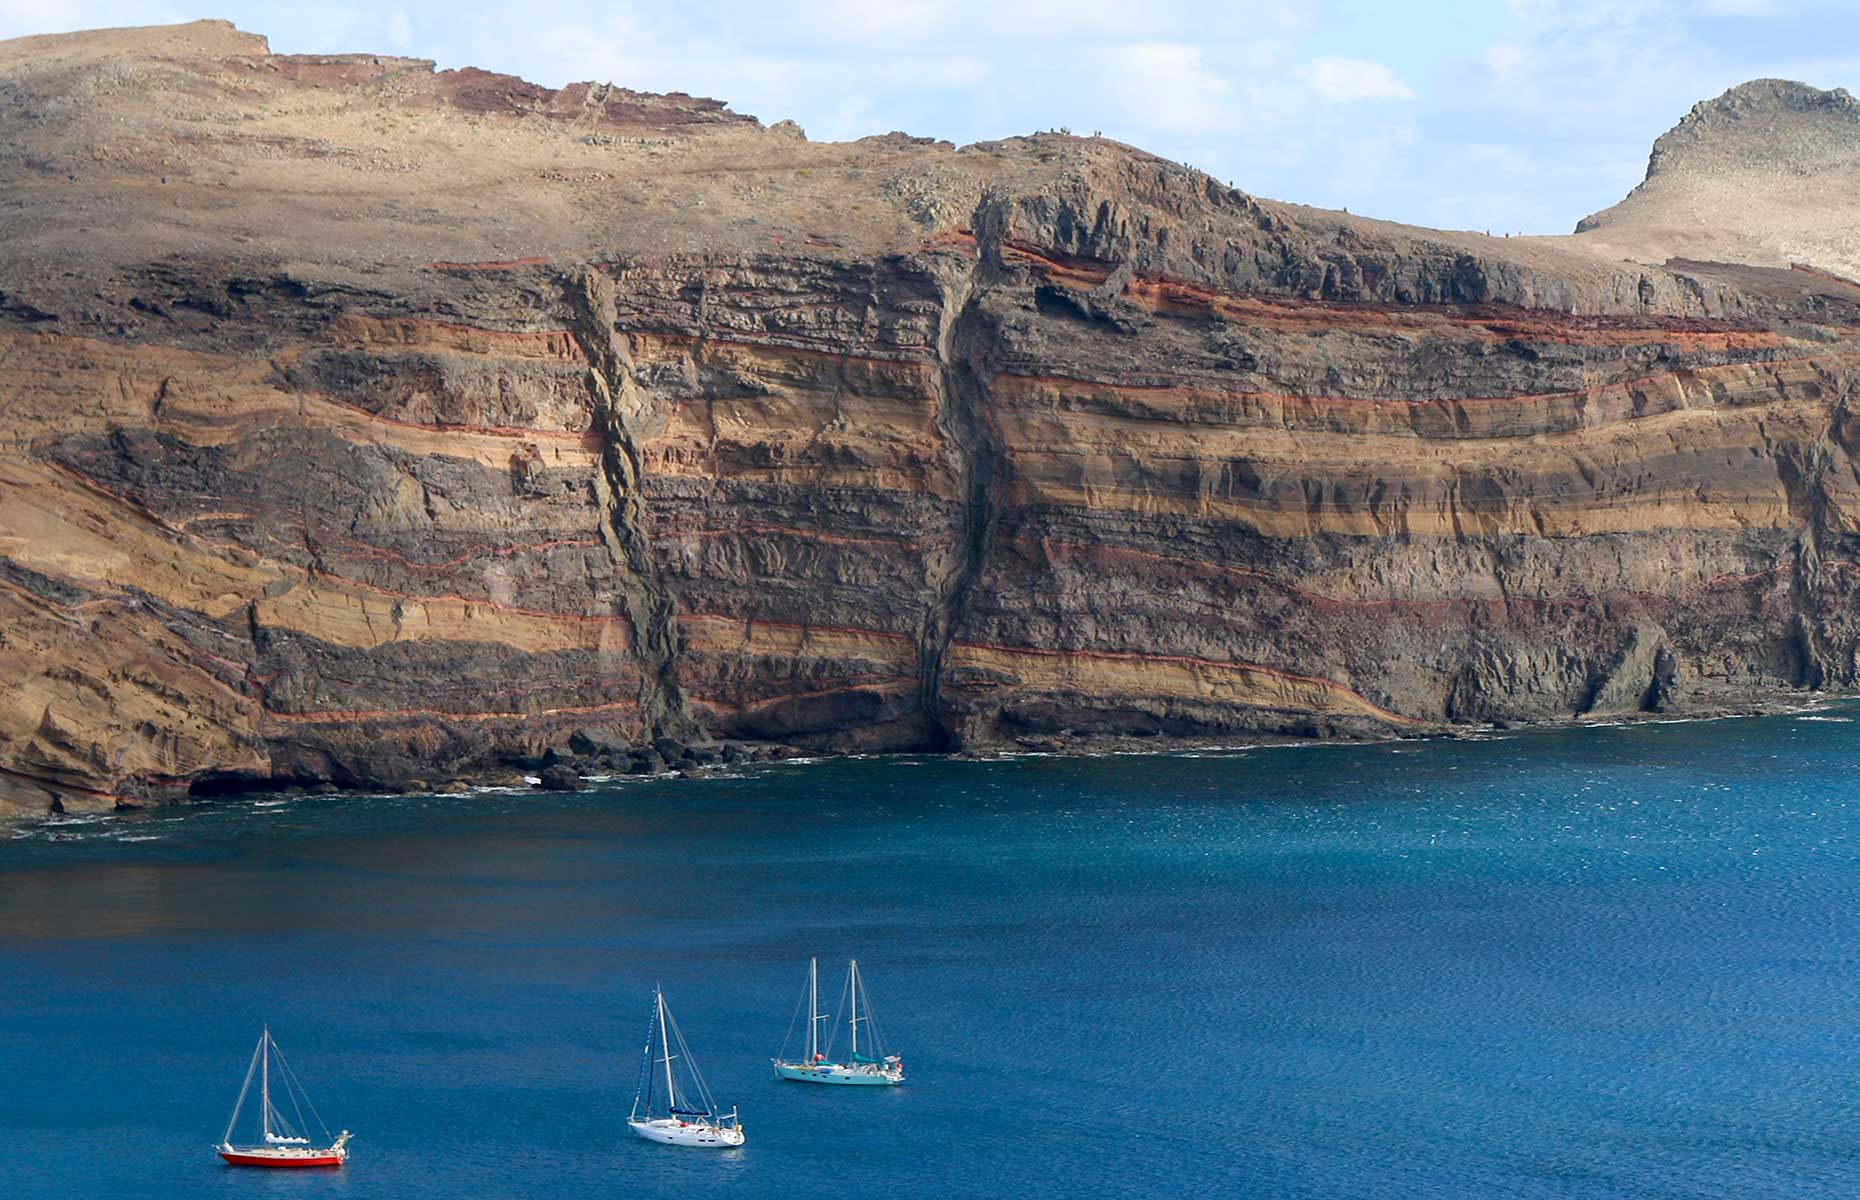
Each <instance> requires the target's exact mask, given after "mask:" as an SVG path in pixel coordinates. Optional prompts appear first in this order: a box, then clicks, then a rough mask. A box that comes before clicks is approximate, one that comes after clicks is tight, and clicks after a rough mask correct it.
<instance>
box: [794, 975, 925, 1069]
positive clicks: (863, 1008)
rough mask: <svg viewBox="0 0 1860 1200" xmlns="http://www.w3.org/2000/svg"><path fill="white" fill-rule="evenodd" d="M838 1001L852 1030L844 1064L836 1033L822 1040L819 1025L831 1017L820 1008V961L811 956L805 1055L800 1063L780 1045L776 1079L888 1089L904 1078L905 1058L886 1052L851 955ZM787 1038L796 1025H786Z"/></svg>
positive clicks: (870, 1004) (870, 1001)
mask: <svg viewBox="0 0 1860 1200" xmlns="http://www.w3.org/2000/svg"><path fill="white" fill-rule="evenodd" d="M840 1000H841V1002H842V1004H844V1005H845V1007H844V1008H842V1009H841V1010H840V1011H841V1012H847V1011H850V1012H851V1016H850V1017H849V1018H848V1020H847V1025H848V1027H849V1030H850V1032H851V1034H852V1048H851V1054H850V1055H849V1056H848V1058H847V1060H846V1061H845V1062H834V1061H833V1060H832V1055H833V1043H834V1041H835V1040H836V1039H835V1038H834V1036H833V1035H832V1034H829V1035H828V1037H827V1042H826V1045H825V1046H822V1045H821V1042H820V1026H821V1023H822V1022H824V1021H827V1020H828V1017H827V1015H826V1014H825V1013H823V1012H821V1011H820V960H819V959H818V958H810V959H808V960H807V996H806V997H805V1003H806V1004H807V1057H805V1058H803V1059H802V1060H801V1061H800V1062H793V1061H790V1060H789V1059H787V1058H786V1057H783V1056H785V1055H786V1054H787V1053H788V1045H787V1043H786V1042H784V1043H782V1048H781V1050H782V1056H777V1057H776V1059H775V1075H776V1077H777V1078H778V1079H792V1080H794V1081H795V1082H797V1083H837V1084H848V1085H852V1086H860V1085H863V1086H866V1087H885V1086H889V1085H892V1084H899V1083H903V1082H904V1060H903V1059H902V1058H900V1057H899V1056H897V1055H896V1054H886V1053H885V1047H884V1043H883V1042H881V1041H880V1040H879V1035H878V1023H877V1022H876V1021H874V1020H873V1019H872V1000H871V997H869V996H867V995H866V991H865V983H864V981H863V980H862V979H861V978H860V976H859V960H858V959H856V958H855V959H852V960H851V961H850V962H848V963H847V964H846V986H845V988H844V989H843V990H842V991H841V993H840ZM861 1025H863V1026H865V1032H864V1037H865V1044H864V1046H863V1048H862V1047H861V1045H860V1041H859V1038H860V1029H859V1027H860V1026H861ZM788 1032H789V1036H790V1037H792V1036H793V1035H794V1026H793V1025H790V1026H789V1027H788Z"/></svg>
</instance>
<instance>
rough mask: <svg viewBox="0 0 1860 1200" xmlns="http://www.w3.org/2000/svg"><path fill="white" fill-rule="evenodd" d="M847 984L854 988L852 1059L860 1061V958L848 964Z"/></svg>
mask: <svg viewBox="0 0 1860 1200" xmlns="http://www.w3.org/2000/svg"><path fill="white" fill-rule="evenodd" d="M846 982H847V986H848V987H850V988H851V989H852V1004H851V1006H850V1007H851V1008H852V1042H853V1044H852V1061H854V1062H858V1061H859V960H858V959H856V958H855V959H851V960H849V961H848V963H847V966H846Z"/></svg>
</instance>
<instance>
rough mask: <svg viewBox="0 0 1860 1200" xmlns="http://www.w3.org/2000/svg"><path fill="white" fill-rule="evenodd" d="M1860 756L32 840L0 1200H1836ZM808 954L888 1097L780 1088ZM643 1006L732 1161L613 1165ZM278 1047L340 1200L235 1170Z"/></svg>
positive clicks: (892, 784)
mask: <svg viewBox="0 0 1860 1200" xmlns="http://www.w3.org/2000/svg"><path fill="white" fill-rule="evenodd" d="M1855 717H1860V708H1855V707H1852V706H1842V705H1837V706H1833V707H1830V708H1828V709H1825V710H1823V711H1821V712H1817V713H1811V714H1798V715H1794V716H1779V717H1767V718H1760V719H1746V720H1729V721H1716V722H1702V723H1693V724H1659V725H1637V726H1621V727H1614V728H1588V729H1580V730H1571V731H1567V732H1558V733H1538V732H1533V733H1519V734H1515V735H1508V736H1495V737H1493V738H1490V739H1488V740H1470V741H1450V742H1449V741H1439V742H1408V743H1396V744H1386V745H1371V746H1344V745H1312V746H1290V747H1275V748H1262V749H1250V750H1240V751H1227V752H1205V753H1196V754H1162V755H1148V756H1145V755H1126V756H1113V757H1096V758H1064V757H1025V758H1013V759H1004V760H997V761H944V760H938V759H930V758H873V759H861V760H849V761H833V762H821V763H815V764H805V763H803V764H783V765H779V766H760V767H755V768H749V769H744V770H742V771H740V772H738V773H735V774H733V775H729V776H722V777H713V778H707V779H697V780H666V781H614V782H612V783H610V784H605V785H602V786H601V787H600V788H599V789H598V790H594V791H590V792H587V793H583V794H579V795H543V794H513V793H480V794H476V795H472V796H463V797H428V796H397V797H335V798H302V799H291V800H285V799H282V798H275V797H273V798H266V797H252V798H240V799H233V800H226V801H221V802H217V803H213V804H211V805H204V806H201V807H195V808H184V809H168V810H161V811H153V812H148V813H141V814H127V815H124V816H119V817H107V818H59V819H53V820H51V821H48V822H46V823H42V824H33V825H29V826H25V827H23V828H22V829H20V830H19V831H18V832H17V834H16V835H15V836H13V837H11V838H6V837H5V836H4V835H3V834H0V1146H4V1162H3V1164H0V1195H3V1196H6V1197H17V1198H28V1197H31V1198H36V1197H54V1196H56V1197H85V1198H94V1197H127V1198H163V1197H190V1198H193V1197H264V1198H267V1200H273V1198H280V1197H288V1198H290V1200H322V1198H324V1197H331V1198H334V1197H341V1198H344V1200H363V1198H365V1197H396V1198H406V1200H415V1198H419V1197H447V1198H458V1197H529V1196H537V1197H558V1196H567V1197H578V1196H626V1197H647V1198H652V1197H668V1198H669V1197H679V1198H687V1197H688V1198H694V1200H695V1198H701V1197H711V1196H728V1197H734V1198H737V1200H754V1198H759V1197H782V1198H784V1200H786V1198H791V1197H796V1196H807V1197H823V1198H824V1197H862V1198H864V1197H873V1196H885V1197H932V1196H934V1197H971V1196H973V1197H994V1196H1002V1197H1028V1198H1036V1197H1081V1196H1093V1197H1097V1196H1103V1197H1163V1196H1167V1197H1182V1196H1236V1197H1283V1198H1291V1197H1311V1198H1314V1200H1315V1198H1321V1200H1347V1198H1352V1197H1364V1198H1371V1197H1374V1198H1383V1197H1469V1198H1472V1197H1477V1198H1480V1200H1489V1198H1494V1197H1583V1198H1589V1197H1645V1198H1654V1197H1675V1198H1677V1197H1685V1198H1688V1200H1693V1198H1699V1197H1726V1198H1732V1197H1735V1198H1736V1200H1756V1198H1761V1197H1789V1198H1791V1200H1798V1198H1802V1197H1820V1196H1827V1197H1836V1196H1838V1197H1842V1198H1844V1200H1845V1198H1850V1197H1853V1196H1854V1195H1856V1194H1860V1103H1857V1101H1860V1006H1857V1005H1856V1003H1855V1001H1856V996H1857V995H1860V987H1857V986H1856V985H1860V744H1857V742H1856V734H1857V733H1860V723H1856V721H1855V720H1854V718H1855ZM815 954H817V955H819V956H820V958H821V962H822V975H823V980H824V981H826V982H825V983H823V988H824V990H826V991H828V992H829V993H837V988H838V984H839V980H840V978H841V976H842V973H843V970H844V960H845V959H847V958H849V957H857V958H858V959H859V960H860V963H861V969H862V973H863V975H864V977H865V981H866V983H867V986H868V987H869V990H870V995H871V999H872V1001H873V1004H874V1006H875V1011H876V1013H877V1015H878V1017H879V1018H880V1020H881V1022H882V1027H883V1030H884V1032H885V1034H886V1036H887V1040H888V1042H889V1044H890V1047H891V1048H893V1049H895V1050H898V1051H900V1052H901V1053H902V1054H903V1057H904V1063H905V1067H906V1070H907V1072H908V1074H909V1079H908V1082H907V1083H906V1084H905V1085H904V1086H903V1087H900V1088H894V1089H838V1088H821V1087H810V1086H808V1085H803V1084H794V1083H782V1082H778V1081H777V1080H776V1079H775V1078H774V1076H773V1073H772V1071H771V1070H770V1065H769V1060H770V1057H771V1056H772V1055H773V1054H774V1053H775V1052H776V1051H777V1050H778V1049H779V1048H780V1046H781V1043H782V1039H783V1036H784V1033H785V1032H786V1031H787V1029H788V1027H789V1023H790V1020H791V1018H792V1016H793V1014H794V1011H795V1007H796V1002H797V1000H798V998H799V996H800V994H801V991H802V989H803V987H804V985H805V975H806V964H807V959H808V956H809V955H815ZM655 984H663V986H664V988H665V992H666V996H667V999H668V1000H669V1002H670V1004H671V1006H672V1010H673V1012H674V1014H675V1015H676V1017H677V1018H678V1021H679V1024H680V1025H681V1026H682V1028H683V1030H684V1033H685V1036H686V1038H687V1040H688V1042H689V1044H690V1047H691V1049H692V1051H693V1053H694V1054H695V1056H696V1058H697V1061H698V1063H699V1065H700V1066H701V1067H702V1068H703V1071H704V1074H705V1076H706V1077H707V1079H708V1081H709V1083H710V1085H711V1088H712V1090H713V1091H714V1092H715V1093H716V1095H717V1098H718V1099H719V1100H720V1101H721V1102H722V1103H723V1104H724V1105H725V1106H726V1107H727V1106H730V1105H735V1106H738V1107H740V1109H741V1112H742V1117H743V1123H744V1126H745V1128H746V1129H747V1131H748V1144H747V1145H746V1146H745V1147H744V1148H743V1149H741V1150H738V1151H728V1152H712V1151H698V1150H686V1149H678V1148H672V1147H664V1146H658V1145H653V1144H649V1143H647V1142H644V1141H641V1140H640V1139H638V1138H635V1137H633V1136H631V1135H630V1134H629V1133H628V1131H627V1129H626V1126H625V1123H624V1122H625V1117H626V1114H627V1111H628V1108H629V1107H630V1105H631V1102H632V1097H633V1091H634V1086H635V1082H636V1080H637V1079H638V1075H639V1053H640V1049H641V1045H642V1043H643V1041H644V1036H645V1033H646V1026H647V1020H648V1017H649V1008H650V1004H651V994H652V988H653V986H654V985H655ZM265 1023H269V1024H270V1027H271V1028H272V1030H273V1032H274V1034H275V1035H276V1037H277V1039H278V1042H279V1044H280V1045H281V1046H282V1047H283V1049H284V1051H285V1053H286V1054H287V1055H288V1057H289V1059H290V1061H291V1063H292V1065H293V1066H294V1067H295V1069H296V1072H297V1074H298V1075H299V1077H300V1078H301V1079H302V1081H303V1083H304V1084H305V1086H306V1087H307V1089H308V1091H309V1095H310V1097H311V1099H312V1100H313V1101H314V1102H315V1104H316V1106H317V1108H318V1109H319V1110H320V1112H321V1113H322V1115H323V1116H324V1117H325V1118H326V1119H327V1120H328V1121H329V1123H330V1124H331V1125H332V1126H346V1127H348V1128H350V1129H352V1130H354V1131H355V1132H356V1139H355V1141H354V1143H353V1146H352V1149H353V1155H354V1157H353V1158H352V1160H351V1162H350V1165H349V1166H348V1167H347V1168H345V1169H344V1170H342V1171H340V1172H322V1173H284V1174H278V1173H266V1172H254V1171H239V1170H234V1169H231V1168H227V1167H224V1166H222V1165H221V1164H220V1163H219V1161H218V1159H216V1158H215V1157H214V1155H213V1152H212V1146H213V1145H214V1144H215V1143H216V1142H217V1141H218V1140H219V1138H220V1135H221V1133H222V1131H223V1129H224V1126H225V1122H226V1118H227V1115H228V1113H229V1111H230V1110H231V1108H232V1105H233V1101H234V1099H235V1098H236V1096H237V1094H238V1090H239V1085H240V1081H241V1079H242V1077H243V1075H244V1072H245V1068H246V1064H247V1062H248V1061H249V1059H250V1056H251V1053H252V1048H253V1045H254V1043H255V1041H256V1039H257V1037H258V1033H259V1029H260V1027H261V1026H262V1025H263V1024H265ZM248 1111H250V1110H248Z"/></svg>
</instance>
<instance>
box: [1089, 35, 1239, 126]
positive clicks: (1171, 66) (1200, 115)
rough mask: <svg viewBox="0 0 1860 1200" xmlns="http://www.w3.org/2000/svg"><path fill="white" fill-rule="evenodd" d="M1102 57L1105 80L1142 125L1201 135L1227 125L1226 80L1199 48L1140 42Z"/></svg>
mask: <svg viewBox="0 0 1860 1200" xmlns="http://www.w3.org/2000/svg"><path fill="white" fill-rule="evenodd" d="M1104 59H1105V78H1106V81H1107V82H1108V83H1109V85H1110V86H1111V88H1112V89H1113V90H1115V91H1116V92H1117V93H1118V94H1119V95H1120V96H1122V97H1123V99H1124V101H1125V103H1126V104H1127V105H1128V106H1129V108H1130V110H1131V111H1130V114H1129V115H1130V119H1131V120H1132V122H1133V124H1135V125H1136V126H1137V127H1138V128H1149V129H1160V130H1164V131H1167V132H1169V133H1203V132H1207V131H1209V130H1212V129H1216V128H1218V127H1220V126H1222V125H1224V124H1226V123H1227V111H1226V98H1227V92H1228V84H1227V81H1226V80H1225V79H1223V78H1222V77H1221V76H1220V75H1218V74H1216V73H1215V72H1214V71H1212V70H1211V69H1209V67H1208V65H1207V63H1206V62H1205V61H1203V59H1202V56H1201V49H1200V48H1199V47H1197V46H1190V45H1185V44H1181V43H1175V42H1141V43H1137V44H1134V45H1127V46H1116V47H1113V48H1112V49H1110V50H1109V51H1107V52H1106V53H1105V55H1104Z"/></svg>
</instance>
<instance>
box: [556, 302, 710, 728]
mask: <svg viewBox="0 0 1860 1200" xmlns="http://www.w3.org/2000/svg"><path fill="white" fill-rule="evenodd" d="M567 291H568V307H569V311H570V313H571V314H572V315H573V319H574V326H573V333H574V336H575V340H576V342H577V343H578V344H579V345H580V347H581V351H582V354H583V355H584V356H585V357H586V358H587V361H588V386H589V389H590V391H591V393H592V397H593V402H594V405H593V407H594V428H595V432H596V433H597V434H598V435H599V436H600V439H601V470H600V472H599V473H598V474H597V475H596V476H595V488H596V491H597V493H598V495H597V499H598V501H599V503H600V506H601V511H602V521H601V537H602V538H603V539H604V540H605V541H606V542H607V544H608V549H609V551H611V552H612V554H613V556H614V560H615V562H616V563H618V564H619V566H620V570H621V592H620V597H619V600H620V604H621V607H622V610H623V611H624V613H625V615H626V618H627V622H628V624H629V625H631V627H632V631H633V656H634V659H635V661H636V662H637V663H638V665H639V670H640V691H639V705H640V719H641V723H642V725H643V727H644V728H645V730H646V732H647V733H648V735H649V736H652V737H660V736H670V737H675V738H679V739H681V740H682V739H684V738H688V737H690V736H691V735H692V734H693V733H694V732H695V731H696V728H697V723H696V722H695V721H694V720H693V719H692V717H691V713H690V710H689V708H688V707H687V706H686V704H685V697H684V691H683V689H682V688H681V687H680V686H679V682H678V624H677V611H676V606H675V605H674V604H673V602H672V595H671V590H670V589H669V588H668V587H666V585H665V580H664V579H663V578H662V577H661V575H660V572H659V561H658V557H657V555H656V554H654V552H653V546H652V535H651V532H650V530H649V528H648V526H647V517H646V498H645V491H644V487H643V484H644V478H645V470H644V465H643V462H642V458H641V453H640V448H639V442H640V431H639V428H638V423H639V418H640V415H641V413H640V400H639V392H638V389H637V387H636V385H635V384H634V382H633V371H632V364H631V362H630V361H629V357H630V356H629V353H628V350H627V348H626V345H625V343H624V342H623V341H622V340H621V339H620V338H619V337H618V336H616V333H615V326H616V323H617V322H616V317H615V308H614V285H613V281H612V280H611V279H609V278H608V277H607V276H606V275H605V274H604V273H602V272H601V271H599V270H598V269H596V268H594V267H583V268H582V269H580V270H578V271H577V272H575V274H574V275H572V276H571V277H570V278H569V280H568V288H567Z"/></svg>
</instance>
